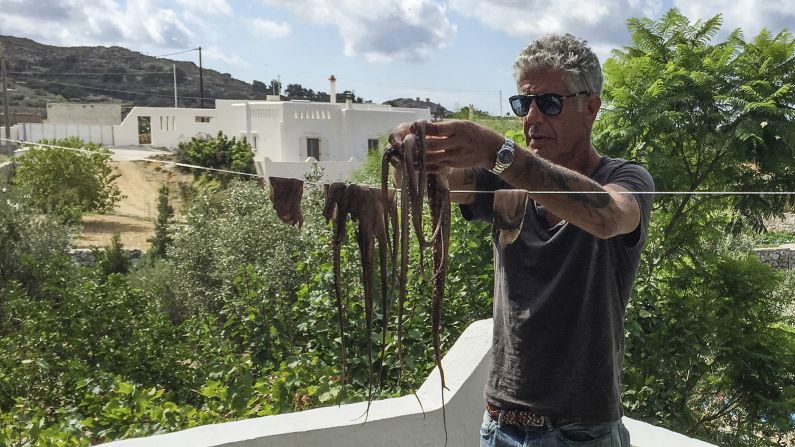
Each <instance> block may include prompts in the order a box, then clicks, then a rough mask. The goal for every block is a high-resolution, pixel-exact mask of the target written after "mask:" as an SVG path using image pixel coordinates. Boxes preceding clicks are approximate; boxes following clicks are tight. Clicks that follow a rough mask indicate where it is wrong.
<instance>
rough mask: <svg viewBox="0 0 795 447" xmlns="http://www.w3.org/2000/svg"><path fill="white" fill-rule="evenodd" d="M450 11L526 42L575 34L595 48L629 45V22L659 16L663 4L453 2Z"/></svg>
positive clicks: (628, 0) (636, 0)
mask: <svg viewBox="0 0 795 447" xmlns="http://www.w3.org/2000/svg"><path fill="white" fill-rule="evenodd" d="M450 9H452V10H454V11H456V12H458V13H459V14H462V15H465V16H470V17H473V18H475V19H478V20H480V21H481V22H483V23H484V24H485V25H487V26H489V27H491V28H493V29H496V30H502V31H505V32H506V33H508V34H511V35H513V36H517V37H522V38H526V39H527V41H528V43H529V42H530V40H532V39H535V38H537V37H539V36H541V35H543V34H547V33H571V34H575V35H577V36H578V37H582V38H584V39H586V40H588V41H589V42H590V43H591V44H592V45H593V46H616V45H617V44H620V43H621V42H625V41H626V36H627V35H628V33H627V31H626V20H627V19H628V18H630V17H638V16H644V15H652V16H659V14H661V12H662V4H661V1H660V0H558V1H555V2H549V1H546V0H530V1H520V0H450Z"/></svg>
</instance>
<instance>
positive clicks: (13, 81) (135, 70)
mask: <svg viewBox="0 0 795 447" xmlns="http://www.w3.org/2000/svg"><path fill="white" fill-rule="evenodd" d="M0 42H2V43H3V46H4V47H5V53H6V56H7V57H8V65H7V67H8V77H9V84H10V85H9V88H13V89H15V90H16V91H15V92H14V93H12V94H10V95H9V96H10V97H9V104H10V105H11V106H12V107H15V109H17V110H21V109H26V108H31V107H33V108H38V107H45V106H46V103H47V102H53V101H64V100H68V101H76V102H124V103H126V104H131V105H136V106H171V105H173V104H174V78H173V72H172V64H176V71H177V92H178V95H179V98H180V101H179V102H180V104H179V105H180V106H181V107H198V106H199V67H198V65H196V64H195V63H193V62H186V61H174V60H171V59H166V58H157V57H153V56H146V55H144V54H141V53H138V52H135V51H131V50H128V49H126V48H121V47H115V46H114V47H102V46H99V47H57V46H52V45H43V44H40V43H37V42H34V41H32V40H30V39H24V38H19V37H11V36H0ZM196 59H198V54H197V55H196ZM92 73H97V74H95V75H92ZM99 73H102V74H99ZM203 77H204V96H205V106H206V107H212V105H213V101H212V100H211V99H210V100H207V98H220V99H227V98H236V99H240V98H251V99H254V98H264V97H265V92H263V91H257V90H255V89H254V88H253V87H252V85H251V84H249V83H247V82H244V81H240V80H237V79H234V78H233V77H232V76H231V75H230V74H228V73H219V72H217V71H215V70H210V69H207V68H206V67H205V68H204V76H203Z"/></svg>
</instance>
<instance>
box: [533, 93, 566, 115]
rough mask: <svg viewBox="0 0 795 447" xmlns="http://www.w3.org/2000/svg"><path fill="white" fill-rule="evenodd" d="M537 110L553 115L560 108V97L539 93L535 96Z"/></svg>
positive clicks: (558, 111) (557, 112)
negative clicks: (539, 94)
mask: <svg viewBox="0 0 795 447" xmlns="http://www.w3.org/2000/svg"><path fill="white" fill-rule="evenodd" d="M536 104H537V105H538V110H540V111H541V112H542V113H544V114H546V115H550V116H555V115H557V114H559V113H560V111H561V109H562V103H561V99H560V98H558V97H557V96H554V95H541V96H538V97H537V98H536Z"/></svg>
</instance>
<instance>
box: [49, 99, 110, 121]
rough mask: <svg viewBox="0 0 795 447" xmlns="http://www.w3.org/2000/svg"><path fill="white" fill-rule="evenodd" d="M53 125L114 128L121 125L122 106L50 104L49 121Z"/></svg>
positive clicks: (72, 103)
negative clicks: (113, 126)
mask: <svg viewBox="0 0 795 447" xmlns="http://www.w3.org/2000/svg"><path fill="white" fill-rule="evenodd" d="M45 122H46V123H51V124H85V125H90V126H112V125H114V124H121V104H81V103H74V102H48V103H47V120H46V121H45Z"/></svg>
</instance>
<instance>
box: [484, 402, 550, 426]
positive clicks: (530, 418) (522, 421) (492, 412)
mask: <svg viewBox="0 0 795 447" xmlns="http://www.w3.org/2000/svg"><path fill="white" fill-rule="evenodd" d="M486 412H488V413H489V416H490V417H491V418H492V419H493V420H495V421H498V423H499V424H500V425H503V424H507V425H514V426H517V427H543V426H544V425H546V424H545V421H546V418H545V417H544V416H541V415H539V414H537V413H536V412H534V411H532V410H518V409H517V410H505V409H502V408H500V407H498V406H496V405H494V404H491V403H486Z"/></svg>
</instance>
